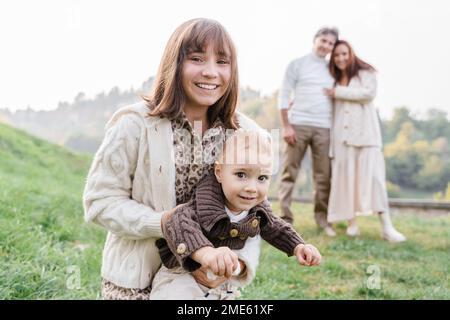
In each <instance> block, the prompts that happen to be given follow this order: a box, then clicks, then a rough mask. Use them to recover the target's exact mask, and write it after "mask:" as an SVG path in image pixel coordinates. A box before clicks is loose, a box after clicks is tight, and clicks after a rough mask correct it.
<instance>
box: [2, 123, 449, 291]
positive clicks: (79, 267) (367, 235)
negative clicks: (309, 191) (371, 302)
mask: <svg viewBox="0 0 450 320" xmlns="http://www.w3.org/2000/svg"><path fill="white" fill-rule="evenodd" d="M90 161H91V159H90V158H89V157H87V156H80V155H77V154H74V153H71V152H69V151H67V150H65V149H63V148H60V147H57V146H54V145H52V144H49V143H47V142H44V141H42V140H39V139H36V138H32V137H30V136H28V135H26V134H25V133H23V132H21V131H18V130H14V129H11V128H9V127H6V126H4V125H1V124H0V226H1V227H0V299H99V298H100V297H99V290H100V264H101V252H102V249H103V244H104V240H105V231H104V230H102V229H100V228H99V227H97V226H94V225H87V224H86V223H84V221H83V209H82V203H81V195H82V190H83V186H84V182H85V177H86V174H87V170H88V167H89V164H90ZM277 208H278V207H277V204H274V209H275V211H277ZM294 210H295V212H296V220H295V227H296V228H297V230H299V231H300V232H301V234H302V235H303V237H304V238H305V240H307V241H308V242H310V243H313V244H315V245H316V246H317V247H318V248H319V249H320V251H321V253H322V255H323V263H322V265H321V266H319V267H314V268H308V267H301V266H299V265H298V264H297V263H296V261H295V259H294V258H293V257H290V258H288V257H286V256H285V255H284V254H283V253H281V252H279V251H277V250H276V249H273V248H271V247H269V246H268V245H267V244H264V245H263V249H262V254H261V259H260V267H259V269H258V273H257V277H256V279H255V280H254V282H253V283H252V284H251V285H250V286H248V287H247V288H245V289H244V290H243V296H242V298H244V299H318V298H320V299H450V293H449V274H450V258H449V251H450V250H449V244H450V228H449V227H450V216H440V217H435V218H424V217H418V216H404V215H402V216H401V217H400V216H399V217H398V218H395V219H394V223H395V224H396V226H397V227H398V228H399V229H400V230H401V231H402V232H404V233H405V235H406V236H407V237H408V242H407V243H404V244H397V245H392V244H389V243H387V242H385V241H383V240H381V238H380V236H379V232H380V226H379V223H378V221H377V219H376V217H363V218H360V219H359V224H360V228H361V232H362V235H361V236H360V237H359V238H357V239H348V238H347V237H346V236H345V235H344V234H345V225H338V226H337V231H338V233H339V236H338V237H337V238H335V239H330V238H327V237H325V236H324V235H322V234H320V233H318V232H317V230H316V227H315V224H314V221H313V220H314V219H313V214H312V207H311V206H310V205H298V204H296V205H294ZM370 266H375V268H378V269H379V271H380V280H381V281H380V289H369V288H368V287H367V285H366V281H367V279H368V277H369V276H370V275H369V274H368V273H367V268H369V267H370ZM78 272H79V279H80V286H79V288H78V287H77V286H76V282H75V283H74V282H73V279H76V277H77V275H78ZM73 284H75V286H74V285H73Z"/></svg>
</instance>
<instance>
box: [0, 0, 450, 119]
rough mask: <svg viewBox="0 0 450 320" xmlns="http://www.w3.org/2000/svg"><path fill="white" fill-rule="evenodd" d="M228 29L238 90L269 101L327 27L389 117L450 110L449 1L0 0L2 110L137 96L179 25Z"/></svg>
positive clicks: (52, 107)
mask: <svg viewBox="0 0 450 320" xmlns="http://www.w3.org/2000/svg"><path fill="white" fill-rule="evenodd" d="M195 17H207V18H213V19H216V20H218V21H220V22H221V23H222V24H223V25H224V26H225V28H227V30H228V31H229V33H230V34H231V37H232V38H233V39H234V41H235V43H236V46H237V49H238V59H239V69H240V80H241V85H242V86H250V87H252V88H254V89H257V90H260V91H261V92H262V93H263V94H271V93H273V92H274V91H275V90H277V89H278V88H279V85H280V83H281V79H282V76H283V73H284V70H285V68H286V65H287V64H288V63H289V61H291V60H292V59H294V58H297V57H300V56H302V55H304V54H307V53H308V52H310V50H311V48H312V37H313V35H314V33H315V31H316V30H317V29H318V28H319V27H321V26H323V25H335V26H337V27H338V28H339V29H340V31H341V38H344V39H347V40H349V41H350V42H351V43H352V44H353V46H354V48H355V50H356V53H357V54H358V55H359V56H360V57H361V58H363V59H365V60H367V61H368V62H370V63H372V64H373V65H374V66H375V67H376V68H377V69H378V71H379V92H378V97H377V100H376V104H377V106H378V108H379V109H380V111H381V115H382V116H383V117H388V116H390V114H391V113H390V110H392V108H393V107H396V106H400V105H405V106H408V107H409V108H411V109H412V110H414V111H415V112H416V113H419V114H420V113H423V111H424V110H426V109H428V108H430V107H438V108H440V109H445V110H447V111H450V40H449V39H450V35H449V33H450V3H449V2H448V1H445V0H427V1H422V0H392V1H390V0H378V1H377V0H365V1H361V0H339V1H335V0H330V1H328V0H314V1H312V0H307V1H304V0H239V1H238V0H223V1H215V0H208V1H198V0H189V1H184V0H180V1H176V0H160V1H149V0H146V1H138V0H126V1H125V0H123V1H114V0H109V1H107V0H105V1H100V0H91V1H83V0H73V1H71V0H54V1H52V0H40V1H31V0H17V1H12V0H11V1H2V2H0V39H1V46H2V49H1V51H0V87H1V89H0V108H5V107H7V108H10V109H12V110H16V109H23V108H26V107H27V106H30V107H31V108H34V109H47V110H48V109H54V108H56V106H57V103H58V102H59V101H69V102H70V101H72V100H73V98H74V97H75V95H76V94H77V93H78V92H80V91H82V92H84V93H86V95H87V96H88V97H92V96H94V95H95V94H97V93H99V92H101V91H109V90H110V89H111V88H112V87H114V86H118V87H119V88H121V89H128V88H130V87H131V86H133V87H134V88H137V87H139V86H140V85H141V83H142V82H143V81H144V80H146V79H147V78H148V77H149V76H153V75H155V73H156V70H157V67H158V65H159V61H160V59H161V55H162V52H163V49H164V47H165V45H166V42H167V40H168V38H169V36H170V35H171V33H172V32H173V31H174V29H175V28H176V27H177V26H178V25H179V24H181V23H182V22H183V21H185V20H188V19H191V18H195Z"/></svg>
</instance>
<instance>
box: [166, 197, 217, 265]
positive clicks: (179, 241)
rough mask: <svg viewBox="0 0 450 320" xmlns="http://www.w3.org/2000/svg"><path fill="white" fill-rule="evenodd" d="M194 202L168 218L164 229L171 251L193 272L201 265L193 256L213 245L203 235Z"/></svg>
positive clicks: (176, 210)
mask: <svg viewBox="0 0 450 320" xmlns="http://www.w3.org/2000/svg"><path fill="white" fill-rule="evenodd" d="M194 207H195V206H194V205H193V202H192V201H191V202H188V203H187V204H186V205H184V206H180V207H178V208H177V209H175V211H174V212H173V213H172V214H171V215H170V217H168V219H167V220H166V222H165V223H164V227H163V234H164V238H165V240H166V241H167V245H168V246H169V248H170V251H172V253H173V254H174V255H175V257H176V259H177V261H178V263H179V264H180V266H181V267H183V268H184V269H185V270H187V271H189V272H192V271H195V270H197V269H198V268H200V267H201V265H200V264H199V263H198V262H196V261H195V260H193V259H192V258H191V255H192V254H193V253H194V252H195V251H197V250H198V249H201V248H203V247H206V246H209V247H213V244H212V243H211V242H210V241H209V240H208V238H206V236H205V235H204V234H203V232H202V229H201V226H200V223H199V221H198V217H197V214H196V212H195V210H194Z"/></svg>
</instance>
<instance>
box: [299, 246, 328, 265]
mask: <svg viewBox="0 0 450 320" xmlns="http://www.w3.org/2000/svg"><path fill="white" fill-rule="evenodd" d="M294 254H295V256H296V257H297V260H298V262H299V263H300V264H301V265H303V266H318V265H319V264H320V261H321V260H322V256H321V255H320V253H319V250H317V248H316V247H314V246H313V245H312V244H299V245H298V246H296V247H295V249H294Z"/></svg>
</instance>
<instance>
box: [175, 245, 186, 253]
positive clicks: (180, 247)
mask: <svg viewBox="0 0 450 320" xmlns="http://www.w3.org/2000/svg"><path fill="white" fill-rule="evenodd" d="M185 252H186V245H185V244H184V243H180V244H179V245H178V247H177V253H178V254H183V253H185Z"/></svg>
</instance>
